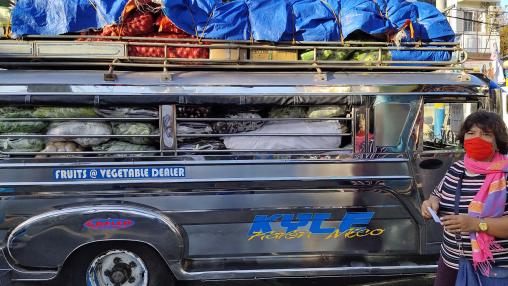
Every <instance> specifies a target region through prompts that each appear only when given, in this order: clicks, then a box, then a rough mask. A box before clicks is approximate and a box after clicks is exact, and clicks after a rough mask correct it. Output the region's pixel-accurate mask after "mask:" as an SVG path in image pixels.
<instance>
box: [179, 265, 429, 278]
mask: <svg viewBox="0 0 508 286" xmlns="http://www.w3.org/2000/svg"><path fill="white" fill-rule="evenodd" d="M170 268H171V270H172V271H173V274H174V275H175V276H176V278H177V279H180V280H225V279H257V278H278V277H286V278H288V277H311V276H312V277H319V276H352V275H361V274H364V275H365V274H370V275H376V274H377V275H383V274H415V273H431V272H435V271H436V269H437V265H414V266H374V267H326V268H301V269H259V270H219V271H201V272H187V271H185V270H183V269H182V268H181V265H179V264H172V265H171V266H170Z"/></svg>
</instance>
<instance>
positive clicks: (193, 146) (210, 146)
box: [178, 139, 226, 151]
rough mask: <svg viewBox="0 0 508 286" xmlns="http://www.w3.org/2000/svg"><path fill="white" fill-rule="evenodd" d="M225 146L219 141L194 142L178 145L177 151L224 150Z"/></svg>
mask: <svg viewBox="0 0 508 286" xmlns="http://www.w3.org/2000/svg"><path fill="white" fill-rule="evenodd" d="M224 149H226V146H225V145H224V143H223V142H222V141H220V140H214V139H209V140H205V139H203V140H199V141H194V142H186V143H183V144H181V145H178V150H199V151H203V150H224Z"/></svg>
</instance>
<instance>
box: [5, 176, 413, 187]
mask: <svg viewBox="0 0 508 286" xmlns="http://www.w3.org/2000/svg"><path fill="white" fill-rule="evenodd" d="M411 179H412V177H411V176H351V177H329V176H327V177H277V178H265V177H256V178H222V179H210V178H206V179H173V180H122V181H120V180H116V181H111V180H101V181H71V182H29V183H27V182H1V183H0V186H32V185H38V186H62V185H83V184H87V185H105V184H125V183H128V184H150V183H206V182H237V181H238V182H243V181H246V180H248V181H253V182H262V181H304V180H305V181H308V180H327V181H328V180H411Z"/></svg>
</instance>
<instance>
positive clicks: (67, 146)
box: [36, 142, 84, 158]
mask: <svg viewBox="0 0 508 286" xmlns="http://www.w3.org/2000/svg"><path fill="white" fill-rule="evenodd" d="M83 151H84V150H83V149H82V148H81V147H80V146H79V145H78V144H76V143H74V142H48V143H47V144H46V148H44V149H43V150H42V151H41V152H43V153H67V152H83ZM46 157H53V158H57V157H72V155H70V154H67V155H65V154H59V155H56V154H50V155H37V156H36V158H46Z"/></svg>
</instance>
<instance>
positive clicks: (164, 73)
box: [161, 60, 173, 81]
mask: <svg viewBox="0 0 508 286" xmlns="http://www.w3.org/2000/svg"><path fill="white" fill-rule="evenodd" d="M167 64H168V60H164V68H163V71H162V77H161V81H172V80H173V73H170V72H168V68H167V67H166V65H167Z"/></svg>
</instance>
